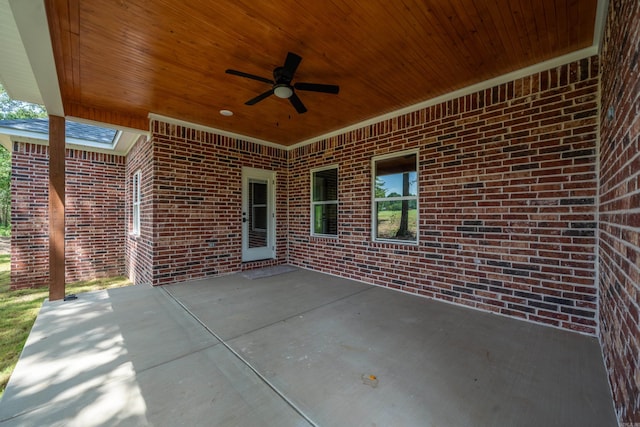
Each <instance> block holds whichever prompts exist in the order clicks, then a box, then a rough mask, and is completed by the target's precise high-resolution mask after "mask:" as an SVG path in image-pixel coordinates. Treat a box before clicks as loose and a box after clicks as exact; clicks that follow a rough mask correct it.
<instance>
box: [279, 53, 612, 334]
mask: <svg viewBox="0 0 640 427" xmlns="http://www.w3.org/2000/svg"><path fill="white" fill-rule="evenodd" d="M598 84H599V77H598V60H597V58H595V57H594V58H591V59H584V60H582V61H578V62H575V63H571V64H568V65H565V66H562V67H558V68H555V69H551V70H548V71H545V72H542V73H539V74H535V75H532V76H529V77H525V78H521V79H518V80H516V81H513V82H510V83H507V84H503V85H500V86H496V87H494V88H491V89H487V90H484V91H481V92H478V93H474V94H470V95H468V96H464V97H462V98H459V99H454V100H451V101H448V102H444V103H442V104H438V105H434V106H432V107H428V108H425V109H422V110H420V111H416V112H414V113H410V114H405V115H403V116H400V117H397V118H394V119H390V120H385V121H383V122H380V123H377V124H374V125H371V126H367V127H364V128H361V129H358V130H354V131H352V132H348V133H346V134H343V135H340V136H337V137H333V138H330V139H327V140H323V141H320V142H317V143H314V144H311V145H307V146H304V147H301V148H298V149H295V150H292V151H290V152H289V155H290V159H289V166H290V170H289V173H290V180H289V189H290V198H289V206H290V212H289V215H290V217H291V222H290V236H289V239H290V247H289V250H290V255H289V262H290V263H292V264H295V265H298V266H301V267H305V268H311V269H314V270H319V271H323V272H326V273H330V274H334V275H338V276H343V277H348V278H353V279H358V280H363V281H366V282H369V283H374V284H377V285H382V286H386V287H390V288H395V289H399V290H402V291H406V292H410V293H414V294H418V295H423V296H428V297H432V298H436V299H440V300H446V301H450V302H454V303H458V304H463V305H467V306H471V307H476V308H480V309H483V310H488V311H491V312H496V313H500V314H504V315H509V316H514V317H518V318H523V319H528V320H531V321H534V322H539V323H544V324H548V325H553V326H556V327H562V328H567V329H571V330H576V331H580V332H584V333H588V334H594V333H595V332H596V327H597V319H596V310H597V302H596V292H597V291H596V283H595V280H596V277H595V269H594V262H595V256H596V240H595V236H594V233H595V230H596V196H597V178H596V145H597V144H596V141H597V130H598V123H597V116H598V104H597V102H598V100H597V96H598ZM408 149H419V245H418V246H410V245H402V244H390V243H374V242H372V241H371V219H370V218H371V158H372V156H377V155H382V154H386V153H393V152H397V151H402V150H408ZM330 164H338V165H339V219H338V221H339V230H338V238H337V239H329V238H315V237H310V236H309V221H310V206H309V201H310V182H309V181H310V176H309V170H310V169H312V168H316V167H320V166H325V165H330Z"/></svg>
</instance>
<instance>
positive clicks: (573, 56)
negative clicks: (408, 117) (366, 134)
mask: <svg viewBox="0 0 640 427" xmlns="http://www.w3.org/2000/svg"><path fill="white" fill-rule="evenodd" d="M597 54H598V47H597V46H591V47H588V48H585V49H582V50H578V51H576V52H572V53H569V54H567V55H564V56H560V57H557V58H553V59H550V60H548V61H545V62H540V63H538V64H535V65H532V66H530V67H526V68H522V69H520V70H517V71H513V72H511V73H508V74H503V75H502V76H499V77H495V78H493V79H490V80H485V81H483V82H480V83H476V84H473V85H471V86H467V87H464V88H462V89H459V90H456V91H453V92H449V93H446V94H444V95H441V96H437V97H435V98H432V99H429V100H427V101H424V102H421V103H418V104H414V105H411V106H409V107H406V108H402V109H400V110H396V111H392V112H390V113H386V114H383V115H380V116H376V117H373V118H371V119H367V120H364V121H362V122H359V123H355V124H353V125H351V126H347V127H345V128H342V129H338V130H335V131H332V132H329V133H325V134H324V135H320V136H317V137H314V138H310V139H307V140H305V141H302V142H299V143H297V144H294V145H291V146H289V147H287V149H288V150H294V149H296V148H299V147H303V146H305V145H308V144H312V143H314V142H317V141H322V140H323V139H327V138H331V137H334V136H338V135H342V134H344V133H347V132H351V131H353V130H356V129H360V128H363V127H366V126H370V125H373V124H376V123H379V122H382V121H384V120H388V119H392V118H394V117H398V116H401V115H403V114H408V113H413V112H414V111H418V110H422V109H424V108H427V107H431V106H433V105H437V104H441V103H443V102H447V101H451V100H453V99H457V98H461V97H463V96H466V95H470V94H472V93H476V92H479V91H481V90H485V89H489V88H492V87H494V86H498V85H501V84H504V83H508V82H511V81H514V80H517V79H520V78H523V77H527V76H530V75H532V74H536V73H539V72H542V71H545V70H549V69H552V68H556V67H559V66H561V65H565V64H569V63H571V62H574V61H578V60H580V59H584V58H589V57H591V56H594V55H597Z"/></svg>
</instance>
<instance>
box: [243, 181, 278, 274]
mask: <svg viewBox="0 0 640 427" xmlns="http://www.w3.org/2000/svg"><path fill="white" fill-rule="evenodd" d="M275 183H276V173H275V172H273V171H267V170H262V169H254V168H242V261H243V262H246V261H256V260H260V259H270V258H275V257H276V241H275V235H276V210H275V186H276V185H275Z"/></svg>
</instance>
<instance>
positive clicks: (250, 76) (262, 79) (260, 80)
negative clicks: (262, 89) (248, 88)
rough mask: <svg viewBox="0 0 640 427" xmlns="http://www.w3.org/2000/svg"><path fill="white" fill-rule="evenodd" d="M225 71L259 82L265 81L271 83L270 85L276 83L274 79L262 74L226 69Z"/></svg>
mask: <svg viewBox="0 0 640 427" xmlns="http://www.w3.org/2000/svg"><path fill="white" fill-rule="evenodd" d="M225 73H227V74H233V75H234V76H240V77H246V78H247V79H252V80H257V81H259V82H264V83H267V84H270V85H272V84H274V83H273V80H269V79H266V78H264V77H260V76H254V75H253V74H249V73H243V72H242V71H237V70H227V71H225Z"/></svg>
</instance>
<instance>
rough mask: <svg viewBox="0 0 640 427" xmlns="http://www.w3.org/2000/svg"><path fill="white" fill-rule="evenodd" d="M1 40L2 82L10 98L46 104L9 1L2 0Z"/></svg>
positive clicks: (0, 5)
mask: <svg viewBox="0 0 640 427" xmlns="http://www.w3.org/2000/svg"><path fill="white" fill-rule="evenodd" d="M0 40H2V43H0V58H2V61H0V81H1V82H2V85H3V86H4V88H5V90H6V91H7V93H8V94H9V97H11V98H12V99H19V100H22V101H25V102H31V103H33V104H44V101H43V100H42V96H41V95H40V91H39V90H38V84H37V82H36V78H35V76H34V74H33V70H32V68H31V64H30V63H29V58H28V56H27V52H26V50H25V47H24V44H23V43H22V38H21V37H20V31H18V26H17V25H16V21H15V19H14V17H13V12H12V11H11V6H10V5H9V0H0ZM47 40H49V38H47Z"/></svg>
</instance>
